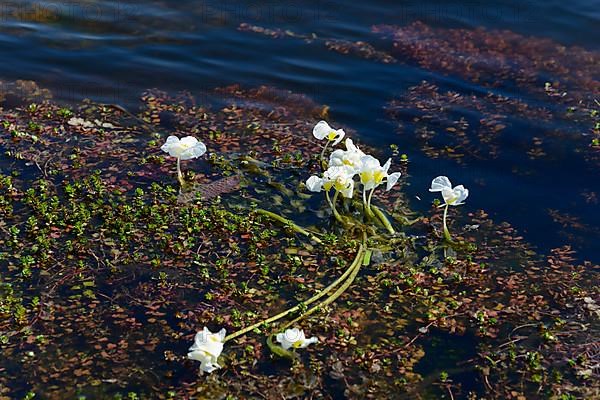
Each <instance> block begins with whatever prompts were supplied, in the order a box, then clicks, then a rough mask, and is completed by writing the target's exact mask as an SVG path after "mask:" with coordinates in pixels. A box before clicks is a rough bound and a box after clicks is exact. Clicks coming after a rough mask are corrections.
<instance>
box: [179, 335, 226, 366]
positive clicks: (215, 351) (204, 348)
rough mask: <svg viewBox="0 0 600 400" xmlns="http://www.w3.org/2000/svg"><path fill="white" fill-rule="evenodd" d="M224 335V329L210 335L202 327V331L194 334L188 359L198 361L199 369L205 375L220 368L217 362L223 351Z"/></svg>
mask: <svg viewBox="0 0 600 400" xmlns="http://www.w3.org/2000/svg"><path fill="white" fill-rule="evenodd" d="M225 333H226V332H225V329H221V330H220V331H219V332H217V333H212V332H211V331H209V330H208V328H207V327H204V329H203V330H201V331H200V332H198V333H196V336H195V337H194V344H193V345H192V347H190V350H189V353H188V358H189V359H190V360H196V361H200V369H201V370H202V371H204V372H207V373H211V372H213V371H214V370H216V369H218V368H221V366H220V365H219V364H218V363H217V362H218V359H219V356H220V355H221V352H222V351H223V342H224V339H225Z"/></svg>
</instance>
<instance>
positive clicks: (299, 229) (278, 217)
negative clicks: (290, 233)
mask: <svg viewBox="0 0 600 400" xmlns="http://www.w3.org/2000/svg"><path fill="white" fill-rule="evenodd" d="M255 211H256V212H257V213H258V214H261V215H264V216H267V217H269V218H271V219H274V220H275V221H279V222H281V223H282V224H284V225H287V226H289V227H290V228H292V229H293V230H294V231H295V232H298V233H300V234H302V235H304V236H307V237H309V238H310V239H312V240H314V241H315V242H317V243H319V244H322V243H323V242H322V241H321V239H319V238H318V237H316V236H315V235H313V234H312V233H310V232H309V231H307V230H306V229H304V228H302V227H301V226H298V225H296V224H295V223H293V222H292V221H290V220H289V219H287V218H284V217H282V216H281V215H279V214H275V213H274V212H271V211H267V210H263V209H262V208H257V209H256V210H255Z"/></svg>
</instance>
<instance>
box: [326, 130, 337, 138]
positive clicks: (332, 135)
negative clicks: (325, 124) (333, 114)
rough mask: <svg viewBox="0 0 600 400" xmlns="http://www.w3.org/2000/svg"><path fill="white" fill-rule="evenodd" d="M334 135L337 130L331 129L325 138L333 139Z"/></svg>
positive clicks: (335, 135)
mask: <svg viewBox="0 0 600 400" xmlns="http://www.w3.org/2000/svg"><path fill="white" fill-rule="evenodd" d="M336 137H337V132H336V131H331V132H329V135H328V136H327V139H329V140H335V138H336Z"/></svg>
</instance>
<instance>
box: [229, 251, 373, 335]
mask: <svg viewBox="0 0 600 400" xmlns="http://www.w3.org/2000/svg"><path fill="white" fill-rule="evenodd" d="M364 254H365V248H364V245H362V244H361V245H360V247H359V248H358V252H357V253H356V256H355V258H354V261H353V262H352V264H351V265H350V266H349V267H348V269H346V271H344V273H343V274H342V275H341V276H340V277H339V278H338V279H336V280H335V282H333V283H331V284H330V285H329V286H327V287H326V288H325V289H323V290H321V291H320V292H319V293H317V294H316V295H314V296H313V297H311V298H310V299H308V300H306V301H305V302H302V303H300V304H298V305H296V306H294V307H292V308H289V309H287V310H285V311H283V312H281V313H279V314H277V315H274V316H272V317H269V318H267V319H265V320H263V321H260V322H257V323H255V324H253V325H250V326H248V327H246V328H243V329H241V330H239V331H237V332H234V333H232V334H231V335H228V336H226V337H225V339H224V340H223V342H227V341H228V340H231V339H235V338H237V337H239V336H242V335H244V334H246V333H248V332H250V331H252V330H254V329H256V328H259V327H260V326H262V325H265V324H269V323H271V322H275V321H277V320H279V319H281V318H283V317H285V316H287V315H289V314H291V313H293V312H296V311H298V310H300V309H302V308H304V307H306V306H308V305H310V304H312V303H314V302H315V301H317V300H319V299H321V298H322V297H324V296H326V295H327V293H329V292H330V291H332V290H333V289H335V288H336V287H337V286H338V285H339V284H340V283H342V282H344V280H346V278H348V276H349V275H352V274H354V277H356V274H358V271H356V273H354V271H355V270H356V269H357V265H359V264H360V263H361V262H362V261H363V257H364ZM352 280H354V278H352ZM344 286H346V284H344ZM348 286H349V284H348ZM342 287H343V286H342ZM346 289H347V287H346ZM346 289H344V290H346ZM338 291H339V289H338ZM336 293H337V291H336ZM334 294H335V293H334ZM340 294H341V293H340ZM337 297H339V295H338V296H337ZM337 297H336V298H337ZM328 299H329V298H328ZM328 299H327V300H328ZM327 300H325V301H327ZM334 300H335V298H334ZM332 301H333V300H332Z"/></svg>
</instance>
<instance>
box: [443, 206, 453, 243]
mask: <svg viewBox="0 0 600 400" xmlns="http://www.w3.org/2000/svg"><path fill="white" fill-rule="evenodd" d="M447 217H448V204H446V207H444V238H445V239H446V240H447V241H448V242H452V236H450V231H449V230H448V225H447V224H446V218H447Z"/></svg>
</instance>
